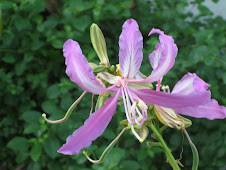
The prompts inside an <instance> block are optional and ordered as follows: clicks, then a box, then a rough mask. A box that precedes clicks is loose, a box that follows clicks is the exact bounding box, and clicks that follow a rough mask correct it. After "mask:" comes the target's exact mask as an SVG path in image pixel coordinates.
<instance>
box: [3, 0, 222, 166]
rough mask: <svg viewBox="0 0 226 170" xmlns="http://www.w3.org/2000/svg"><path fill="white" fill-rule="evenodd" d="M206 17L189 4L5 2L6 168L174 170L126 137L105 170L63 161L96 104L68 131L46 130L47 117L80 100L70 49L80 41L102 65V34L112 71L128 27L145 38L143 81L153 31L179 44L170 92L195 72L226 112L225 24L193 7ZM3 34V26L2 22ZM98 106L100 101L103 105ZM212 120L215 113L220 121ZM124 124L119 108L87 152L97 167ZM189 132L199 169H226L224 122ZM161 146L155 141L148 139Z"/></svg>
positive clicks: (171, 134) (81, 109) (169, 134)
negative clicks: (95, 30)
mask: <svg viewBox="0 0 226 170" xmlns="http://www.w3.org/2000/svg"><path fill="white" fill-rule="evenodd" d="M191 3H192V7H197V8H198V10H199V14H198V15H196V16H194V15H193V14H192V13H190V12H189V10H187V6H188V5H189V4H188V3H187V0H180V1H178V0H162V1H158V0H152V1H145V0H137V1H132V0H125V1H121V0H114V1H112V0H95V1H93V0H68V1H63V0H46V1H39V0H29V1H28V0H20V1H18V0H10V1H9V0H1V9H2V15H1V14H0V17H2V21H3V29H2V33H0V36H1V38H0V56H1V57H0V62H1V68H0V79H1V86H0V105H1V110H0V114H1V120H0V129H1V133H0V139H1V140H0V146H1V148H0V167H7V168H8V169H15V168H16V167H19V169H22V168H25V169H28V170H38V169H43V168H44V169H54V170H58V169H67V170H68V169H69V170H70V169H71V170H72V169H76V168H78V167H79V169H80V170H86V169H90V168H93V169H98V170H99V169H120V170H121V169H152V170H155V169H170V166H169V165H167V164H166V163H164V161H165V155H164V153H163V151H162V150H161V149H159V148H155V147H148V146H147V145H146V142H144V143H143V144H140V143H139V142H138V141H137V140H136V139H135V137H134V136H133V135H131V134H130V133H128V132H126V133H124V135H123V136H122V137H121V139H120V140H119V142H118V143H117V145H116V147H115V148H114V149H113V150H112V151H111V153H110V155H109V156H108V157H107V159H106V160H105V161H104V162H103V163H102V164H97V165H94V164H91V163H90V162H88V161H87V159H86V158H85V156H84V155H83V154H82V153H80V154H78V155H74V156H64V155H61V154H58V153H57V152H56V151H57V149H59V147H60V146H61V145H62V144H63V143H64V142H65V140H66V138H67V136H68V135H69V134H71V133H72V132H73V131H74V130H75V129H76V128H78V127H79V126H81V125H82V124H83V122H84V120H85V119H86V118H87V117H88V115H89V110H90V107H91V95H90V94H89V95H86V96H85V98H83V99H82V101H81V102H80V104H79V105H78V107H77V108H76V109H75V111H74V113H73V115H72V116H71V117H70V119H69V120H68V121H66V122H65V123H62V124H57V125H50V124H47V123H46V122H45V121H44V120H43V118H42V117H41V114H42V113H43V112H45V113H47V114H48V116H49V117H50V119H59V118H61V117H63V115H64V113H65V112H66V111H67V109H68V108H69V107H70V105H71V104H72V103H73V101H75V100H76V99H77V98H78V96H79V95H80V94H81V93H82V90H81V89H80V88H79V87H78V86H77V85H76V84H74V83H72V82H71V81H70V80H69V78H68V77H67V75H66V74H65V65H64V57H63V55H62V47H63V43H64V42H65V41H66V40H67V39H69V38H71V39H74V40H76V41H78V42H79V43H80V45H81V48H82V50H83V53H84V54H85V56H86V57H87V58H88V60H89V61H92V62H94V63H95V62H96V63H98V62H99V61H98V57H97V56H96V54H95V52H94V50H93V48H92V45H91V41H90V35H89V27H90V25H91V24H92V23H97V24H98V25H99V27H100V28H101V29H102V31H103V33H104V35H105V38H106V42H107V48H108V55H109V58H110V61H111V64H116V63H118V37H119V35H120V33H121V26H122V24H123V22H124V21H125V20H126V19H128V18H131V17H132V18H134V19H136V20H137V22H138V24H139V26H140V30H141V32H142V34H143V37H144V40H145V43H144V56H145V58H144V61H143V63H142V72H144V73H145V74H150V72H151V67H150V64H149V61H148V57H147V56H148V54H149V53H150V52H152V51H153V49H154V47H155V44H156V43H157V42H158V39H157V36H152V38H150V37H148V36H147V34H148V32H149V31H150V30H151V28H153V27H155V28H159V29H161V30H163V31H164V32H165V33H166V34H169V35H172V36H173V37H174V39H175V42H176V44H177V45H178V47H179V54H178V56H177V59H176V63H175V66H174V67H173V69H172V70H171V71H170V72H169V73H168V74H167V75H166V76H165V77H164V81H163V82H164V83H165V84H168V85H170V87H171V88H172V87H173V85H174V83H176V82H177V81H178V80H179V79H180V78H181V77H182V76H183V75H184V74H186V73H187V72H196V73H197V75H198V76H200V77H201V78H203V79H204V80H205V81H206V82H208V83H210V84H211V85H212V86H211V87H210V89H211V91H212V97H213V98H215V99H217V100H218V101H219V103H220V104H221V105H225V104H226V95H225V93H226V92H225V85H226V67H225V63H226V61H225V58H226V53H225V51H226V48H225V44H226V40H225V37H226V36H225V33H226V27H225V20H223V19H222V18H221V17H216V18H213V17H212V13H211V12H210V11H209V9H208V8H206V7H205V6H203V5H202V3H203V0H198V1H195V2H191ZM0 30H1V21H0ZM95 100H96V99H95ZM213 114H214V113H213ZM123 119H125V114H124V109H123V108H122V107H120V108H119V109H118V110H117V113H116V114H115V116H114V117H113V120H112V121H111V123H110V124H109V126H108V128H107V130H106V131H105V132H104V134H103V135H102V136H101V137H99V138H98V139H97V140H96V141H94V142H93V144H92V145H91V146H90V147H89V148H87V149H86V150H87V151H88V152H89V153H91V156H92V157H93V158H98V157H99V156H100V155H101V153H102V151H103V150H104V149H105V147H106V146H107V145H108V144H109V143H110V142H111V141H112V140H113V139H114V138H115V137H116V135H117V134H118V133H119V132H120V130H121V129H122V127H121V126H120V124H119V121H121V120H123ZM191 120H192V121H193V125H192V126H191V127H190V128H188V129H187V130H188V132H189V134H190V136H191V138H192V139H193V142H194V143H195V144H196V146H197V148H198V150H199V154H200V166H199V167H200V169H205V170H208V169H220V168H221V167H225V154H226V153H225V152H226V151H225V147H226V139H225V134H226V124H225V121H224V120H213V121H210V120H207V119H191ZM163 136H164V137H165V139H166V141H167V143H168V146H169V147H170V148H171V149H172V151H173V154H174V155H175V157H176V158H179V156H180V155H179V154H180V151H181V143H182V135H181V133H180V132H179V131H176V130H172V129H167V130H166V131H165V132H164V135H163ZM148 141H153V139H148ZM183 148H184V153H183V159H182V160H181V162H182V164H183V165H184V166H185V168H184V169H191V165H192V153H191V150H190V147H189V145H188V142H187V141H186V140H185V143H184V146H183Z"/></svg>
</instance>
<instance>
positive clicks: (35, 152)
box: [30, 143, 42, 162]
mask: <svg viewBox="0 0 226 170" xmlns="http://www.w3.org/2000/svg"><path fill="white" fill-rule="evenodd" d="M41 152H42V146H41V145H40V144H39V143H36V144H34V145H33V146H32V149H31V151H30V156H31V159H32V160H33V161H35V162H36V161H37V160H38V159H39V157H40V155H41Z"/></svg>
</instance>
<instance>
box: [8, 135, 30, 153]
mask: <svg viewBox="0 0 226 170" xmlns="http://www.w3.org/2000/svg"><path fill="white" fill-rule="evenodd" d="M29 146H30V144H29V143H28V140H27V139H26V138H24V137H14V138H13V139H12V140H10V141H9V143H8V144H7V147H8V148H10V149H13V150H16V151H25V150H27V149H28V148H29Z"/></svg>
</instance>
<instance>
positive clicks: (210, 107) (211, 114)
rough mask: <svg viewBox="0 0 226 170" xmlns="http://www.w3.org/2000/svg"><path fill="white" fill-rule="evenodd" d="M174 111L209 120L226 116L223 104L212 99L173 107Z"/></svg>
mask: <svg viewBox="0 0 226 170" xmlns="http://www.w3.org/2000/svg"><path fill="white" fill-rule="evenodd" d="M174 111H175V112H176V113H179V114H183V115H187V116H191V117H196V118H207V119H210V120H213V119H224V118H226V108H225V107H224V106H220V105H219V104H218V102H217V101H216V100H214V99H212V100H211V101H210V102H209V103H206V104H205V105H200V106H197V107H184V108H175V109H174Z"/></svg>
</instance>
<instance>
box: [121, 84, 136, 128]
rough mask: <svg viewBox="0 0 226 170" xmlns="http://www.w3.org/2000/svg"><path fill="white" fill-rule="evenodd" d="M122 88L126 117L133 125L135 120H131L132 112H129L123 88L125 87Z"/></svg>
mask: <svg viewBox="0 0 226 170" xmlns="http://www.w3.org/2000/svg"><path fill="white" fill-rule="evenodd" d="M121 89H122V98H123V103H124V108H125V112H126V118H127V120H128V122H129V124H131V125H133V124H134V120H133V121H132V120H131V119H132V118H131V117H130V114H129V113H128V110H127V105H126V98H125V93H124V89H123V87H122V88H121Z"/></svg>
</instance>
